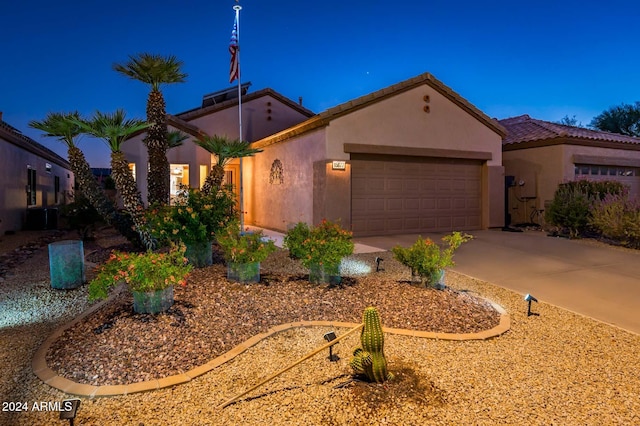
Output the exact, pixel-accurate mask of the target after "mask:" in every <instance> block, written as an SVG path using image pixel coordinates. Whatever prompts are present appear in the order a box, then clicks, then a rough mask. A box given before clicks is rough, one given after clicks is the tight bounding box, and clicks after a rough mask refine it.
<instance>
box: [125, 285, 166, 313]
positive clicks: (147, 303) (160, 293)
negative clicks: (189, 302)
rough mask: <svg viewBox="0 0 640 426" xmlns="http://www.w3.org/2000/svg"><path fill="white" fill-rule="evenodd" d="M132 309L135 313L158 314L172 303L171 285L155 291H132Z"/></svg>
mask: <svg viewBox="0 0 640 426" xmlns="http://www.w3.org/2000/svg"><path fill="white" fill-rule="evenodd" d="M132 293H133V311H134V312H135V313H137V314H159V313H160V312H164V311H166V310H167V309H169V308H170V307H171V306H172V305H173V286H169V287H167V288H165V289H162V290H156V291H132Z"/></svg>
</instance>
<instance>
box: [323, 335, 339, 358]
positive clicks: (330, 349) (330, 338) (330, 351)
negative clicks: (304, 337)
mask: <svg viewBox="0 0 640 426" xmlns="http://www.w3.org/2000/svg"><path fill="white" fill-rule="evenodd" d="M324 340H326V341H327V342H333V341H334V340H336V332H335V331H330V332H328V333H327V334H325V335H324ZM333 346H334V345H331V346H329V361H332V362H335V361H337V360H339V359H340V357H339V356H338V355H334V354H333Z"/></svg>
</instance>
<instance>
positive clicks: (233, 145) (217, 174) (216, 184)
mask: <svg viewBox="0 0 640 426" xmlns="http://www.w3.org/2000/svg"><path fill="white" fill-rule="evenodd" d="M195 143H196V144H198V145H199V146H201V147H202V148H204V149H205V150H207V151H208V152H209V153H211V154H213V155H215V156H216V162H215V164H214V165H213V167H211V171H210V172H209V175H208V176H207V177H206V179H205V181H204V184H203V185H202V192H204V193H205V194H208V193H209V192H211V191H214V188H215V190H218V189H220V187H221V186H222V181H223V180H224V166H225V165H226V164H227V163H229V161H231V160H233V159H234V158H243V157H251V156H253V155H255V154H257V153H259V152H262V150H261V149H258V148H251V147H250V145H251V143H250V142H248V141H242V140H240V139H234V140H231V139H229V138H227V137H225V136H218V135H213V136H209V135H206V134H203V135H201V136H200V137H199V138H197V139H196V140H195Z"/></svg>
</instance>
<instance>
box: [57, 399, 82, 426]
mask: <svg viewBox="0 0 640 426" xmlns="http://www.w3.org/2000/svg"><path fill="white" fill-rule="evenodd" d="M79 407H80V400H79V399H77V398H76V399H66V400H64V401H62V409H61V410H60V420H69V425H70V426H73V419H75V418H76V414H77V413H78V408H79Z"/></svg>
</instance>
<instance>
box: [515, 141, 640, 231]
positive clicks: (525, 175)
mask: <svg viewBox="0 0 640 426" xmlns="http://www.w3.org/2000/svg"><path fill="white" fill-rule="evenodd" d="M502 155H503V162H504V166H505V175H511V176H515V177H516V183H517V182H518V181H519V180H524V181H525V184H524V185H523V186H520V185H516V186H515V187H513V188H511V189H510V190H509V207H510V211H511V214H512V216H513V222H514V223H518V222H528V221H529V214H530V213H531V206H536V208H538V209H544V206H545V202H546V201H550V200H552V199H553V195H554V193H555V191H556V189H557V187H558V185H559V184H560V183H563V182H567V181H570V180H574V178H575V169H574V163H573V156H574V155H589V156H594V157H603V158H605V157H606V158H621V159H627V160H628V159H630V158H633V159H637V160H638V161H639V162H640V151H631V150H619V149H611V148H598V147H590V146H580V145H566V144H562V145H553V146H545V147H537V148H528V149H520V150H515V151H505V152H504V153H503V154H502ZM523 196H524V197H536V199H535V200H529V201H528V202H527V203H526V208H525V203H524V202H523V201H519V200H518V198H519V199H520V200H522V197H523Z"/></svg>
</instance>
